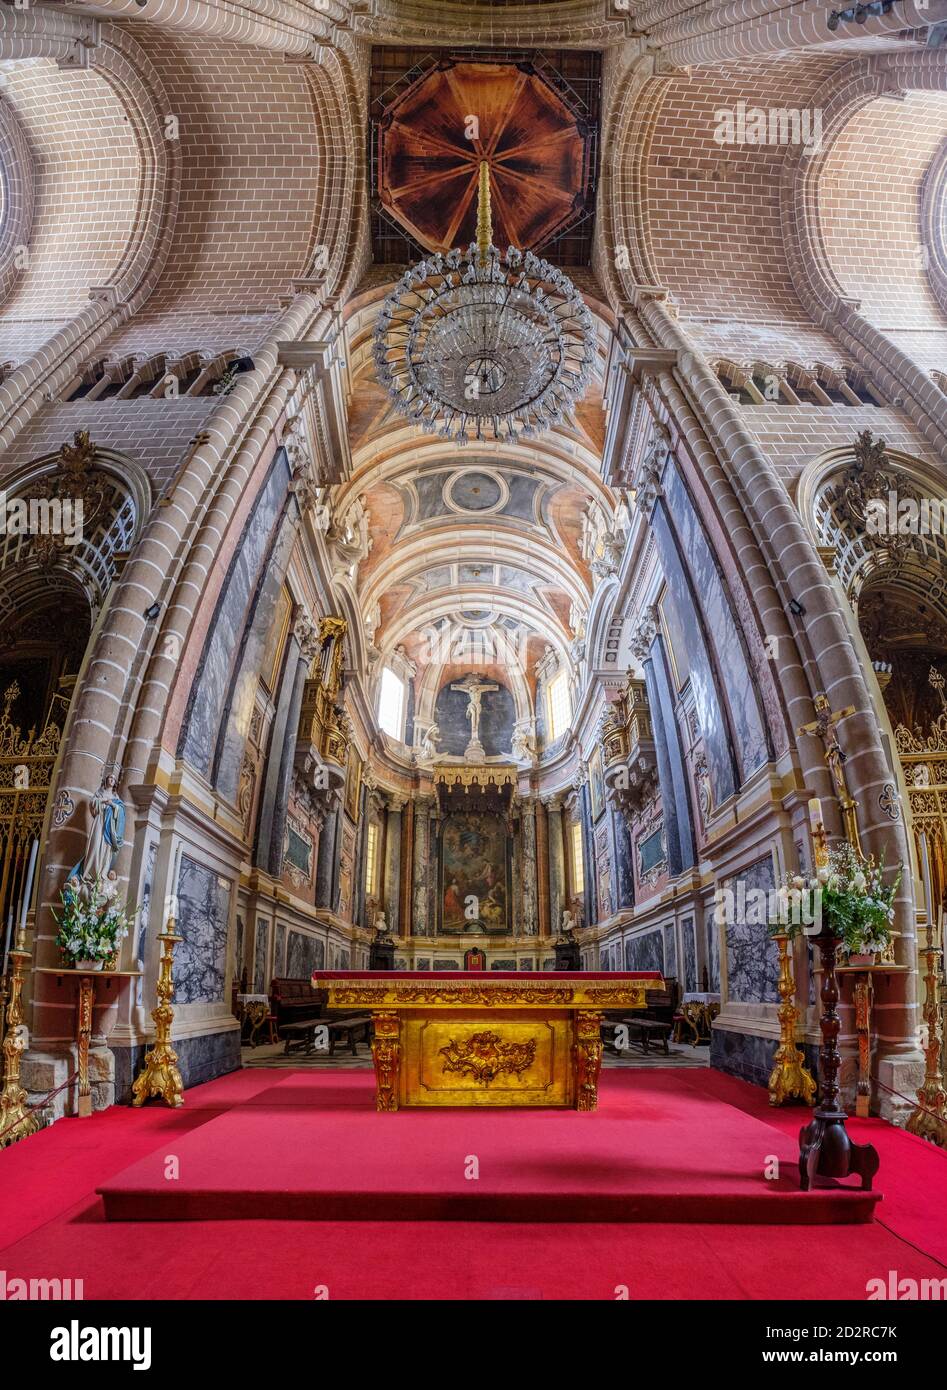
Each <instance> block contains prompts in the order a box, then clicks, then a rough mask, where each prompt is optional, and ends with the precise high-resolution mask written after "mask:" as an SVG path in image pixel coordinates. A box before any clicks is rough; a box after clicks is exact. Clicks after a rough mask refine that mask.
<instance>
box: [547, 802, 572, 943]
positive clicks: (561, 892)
mask: <svg viewBox="0 0 947 1390" xmlns="http://www.w3.org/2000/svg"><path fill="white" fill-rule="evenodd" d="M543 804H544V805H545V807H546V811H547V813H548V817H549V921H550V924H551V930H552V934H553V936H556V935H557V934H558V932H559V927H560V925H561V923H562V914H563V911H564V910H565V905H566V901H567V899H566V893H567V888H566V860H565V853H564V849H563V842H562V797H561V796H549V797H544V798H543Z"/></svg>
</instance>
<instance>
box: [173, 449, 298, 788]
mask: <svg viewBox="0 0 947 1390" xmlns="http://www.w3.org/2000/svg"><path fill="white" fill-rule="evenodd" d="M288 482H289V468H288V465H287V462H286V455H285V453H284V452H283V451H282V450H280V451H279V452H278V454H277V455H276V457H275V459H274V462H273V467H272V468H271V470H270V474H269V476H268V478H267V480H266V482H265V483H264V485H263V487H262V489H261V490H260V493H259V495H258V497H257V499H256V502H255V503H254V505H253V509H252V511H251V512H250V515H249V517H248V518H247V523H246V526H245V528H244V532H243V536H242V538H241V541H240V544H239V546H238V547H237V551H236V554H235V555H234V557H233V559H232V560H231V562H230V568H229V570H228V572H227V577H226V579H225V580H224V584H223V589H222V591H221V596H220V600H219V602H218V605H217V610H216V612H215V613H214V618H213V622H212V624H211V630H210V633H209V634H208V637H207V640H206V641H205V643H204V650H203V653H202V656H201V662H200V666H199V668H198V671H197V675H196V676H195V678H194V683H193V684H192V686H191V691H190V694H189V696H188V705H187V711H186V713H185V716H184V722H183V725H182V729H181V737H180V739H179V741H178V755H179V756H180V757H183V758H185V759H186V760H187V761H188V762H189V763H190V764H191V766H192V767H195V768H197V769H198V771H200V772H202V773H204V774H205V776H206V775H209V773H210V770H211V764H212V761H213V758H214V751H215V747H216V743H217V734H218V730H219V729H220V727H221V723H222V721H223V718H224V709H225V704H226V702H227V700H228V697H229V694H230V688H231V680H232V672H233V670H234V665H235V663H236V662H237V661H238V659H239V656H240V653H241V650H242V645H243V633H244V629H245V627H246V623H247V614H248V613H249V611H250V607H251V601H252V598H253V595H254V592H255V590H256V586H257V576H258V574H259V571H260V567H261V565H262V563H263V560H264V557H265V556H266V552H267V550H268V549H269V546H270V536H271V534H272V531H273V528H274V526H275V524H276V520H277V517H278V516H279V513H280V510H281V508H282V505H283V502H284V500H285V497H286V489H287V485H288Z"/></svg>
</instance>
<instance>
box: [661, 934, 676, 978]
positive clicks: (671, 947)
mask: <svg viewBox="0 0 947 1390" xmlns="http://www.w3.org/2000/svg"><path fill="white" fill-rule="evenodd" d="M664 973H665V975H673V976H674V978H675V979H676V978H677V941H676V939H675V936H674V924H673V922H669V923H668V925H667V926H666V927H665V928H664Z"/></svg>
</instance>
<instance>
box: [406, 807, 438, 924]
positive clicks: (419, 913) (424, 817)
mask: <svg viewBox="0 0 947 1390" xmlns="http://www.w3.org/2000/svg"><path fill="white" fill-rule="evenodd" d="M432 804H433V801H432V798H431V797H429V796H419V797H418V798H417V800H416V801H415V803H414V886H413V893H414V905H413V913H412V926H411V930H412V933H413V934H414V935H415V936H427V935H428V933H429V932H430V931H431V926H430V922H429V913H428V885H429V882H430V879H429V874H430V861H431V806H432Z"/></svg>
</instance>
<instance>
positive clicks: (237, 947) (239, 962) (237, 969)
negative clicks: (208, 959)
mask: <svg viewBox="0 0 947 1390" xmlns="http://www.w3.org/2000/svg"><path fill="white" fill-rule="evenodd" d="M243 930H244V928H243V914H242V913H240V912H238V913H237V930H236V939H235V941H234V974H235V976H236V979H237V984H239V983H240V977H241V976H242V974H243Z"/></svg>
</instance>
